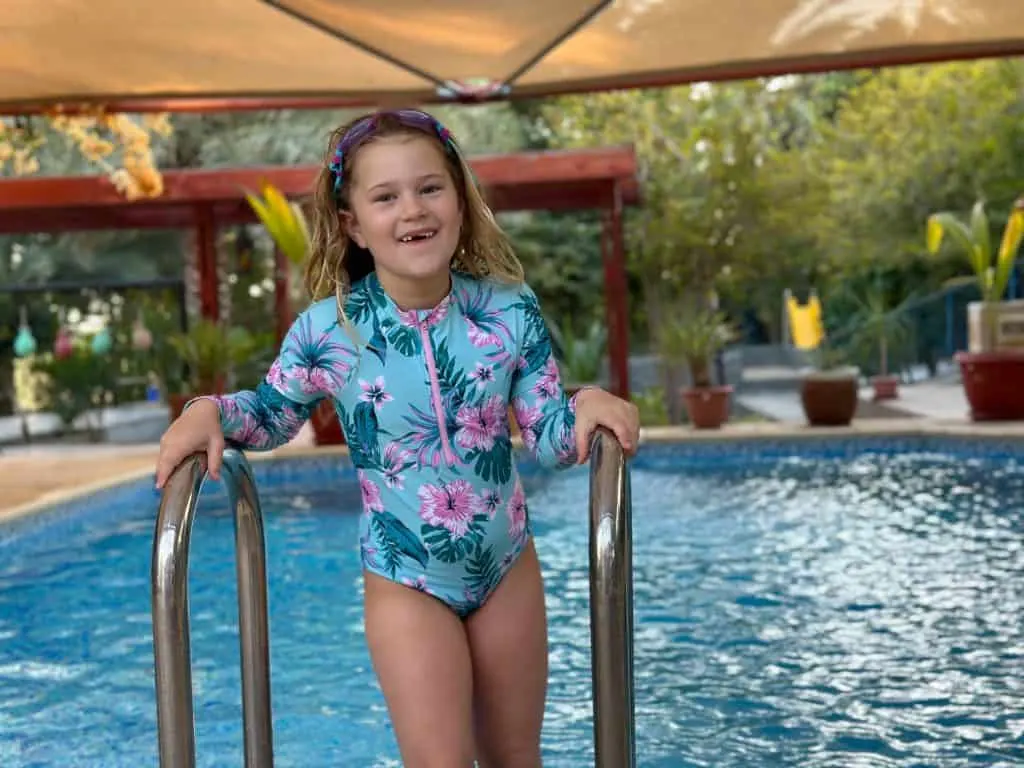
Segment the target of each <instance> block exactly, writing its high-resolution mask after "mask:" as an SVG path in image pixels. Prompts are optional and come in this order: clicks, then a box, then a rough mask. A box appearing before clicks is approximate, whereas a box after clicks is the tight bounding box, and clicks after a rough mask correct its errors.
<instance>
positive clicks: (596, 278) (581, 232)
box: [501, 212, 605, 332]
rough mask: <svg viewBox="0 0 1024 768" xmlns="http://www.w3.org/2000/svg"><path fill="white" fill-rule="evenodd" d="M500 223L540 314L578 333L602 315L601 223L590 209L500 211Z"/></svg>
mask: <svg viewBox="0 0 1024 768" xmlns="http://www.w3.org/2000/svg"><path fill="white" fill-rule="evenodd" d="M501 224H502V226H503V227H504V228H505V230H506V231H507V232H508V234H509V238H510V239H511V240H512V244H513V247H514V248H515V251H516V255H517V256H518V257H519V260H520V261H522V263H523V269H524V271H525V272H526V280H527V282H529V284H530V286H531V287H532V288H533V290H534V291H535V292H536V293H537V296H538V298H539V299H540V302H541V306H542V307H543V308H544V311H545V313H547V314H549V315H551V316H553V317H560V318H572V329H573V331H574V332H581V331H584V330H586V329H587V327H588V326H589V325H590V323H591V322H592V321H594V320H597V319H600V318H603V317H604V314H605V303H604V300H603V297H604V273H603V271H602V264H601V226H600V221H599V219H598V216H597V215H596V214H595V213H593V212H581V213H559V214H555V213H547V212H536V213H532V212H531V213H516V214H503V215H502V217H501Z"/></svg>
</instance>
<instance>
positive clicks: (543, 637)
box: [465, 540, 548, 768]
mask: <svg viewBox="0 0 1024 768" xmlns="http://www.w3.org/2000/svg"><path fill="white" fill-rule="evenodd" d="M465 624H466V634H467V636H468V638H469V649H470V654H471V656H472V660H473V685H474V688H475V691H474V708H475V713H474V714H475V716H476V742H477V747H478V753H477V759H478V760H480V765H481V766H482V767H483V768H540V765H541V762H540V733H541V725H542V723H543V720H544V699H545V696H546V693H547V679H548V642H547V617H546V614H545V610H544V584H543V581H542V579H541V573H540V563H539V562H538V560H537V551H536V549H534V546H533V541H532V540H531V541H530V543H529V544H528V545H527V547H526V549H525V550H524V551H523V553H522V554H521V555H520V556H519V559H518V560H517V561H516V563H515V565H513V566H512V568H511V570H510V571H509V572H508V573H507V574H506V575H505V578H504V579H502V581H501V584H499V585H498V588H497V589H496V590H495V591H494V594H493V595H491V596H490V598H489V599H488V600H487V602H485V603H484V605H483V606H482V607H481V608H480V609H479V610H478V611H476V612H475V613H473V614H471V615H470V616H469V618H468V619H466V622H465Z"/></svg>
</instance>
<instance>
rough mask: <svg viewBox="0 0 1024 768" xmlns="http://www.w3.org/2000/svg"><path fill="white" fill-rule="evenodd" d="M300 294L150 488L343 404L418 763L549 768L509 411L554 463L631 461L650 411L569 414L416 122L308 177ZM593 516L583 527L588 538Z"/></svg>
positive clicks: (525, 294) (388, 695) (526, 534)
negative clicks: (245, 377) (204, 458)
mask: <svg viewBox="0 0 1024 768" xmlns="http://www.w3.org/2000/svg"><path fill="white" fill-rule="evenodd" d="M312 239H313V245H312V255H311V258H310V262H309V264H308V267H307V270H306V281H307V286H308V288H309V290H310V292H311V294H312V296H313V298H314V300H315V303H313V304H312V306H310V307H309V308H308V309H307V310H306V311H305V312H303V313H302V314H301V315H300V316H299V318H298V319H297V320H296V321H295V323H294V325H293V326H292V328H291V330H290V331H289V333H288V336H287V338H286V339H285V341H284V344H283V346H282V348H281V351H280V355H279V356H278V358H277V360H276V361H275V362H274V364H273V365H272V366H271V368H270V371H269V373H268V374H267V377H266V380H265V381H264V382H263V383H261V384H260V385H259V387H258V388H257V389H256V391H254V392H253V391H243V392H238V393H235V394H233V395H228V396H224V397H208V398H201V399H199V400H197V401H195V402H194V403H193V404H192V405H191V407H189V408H188V409H187V410H186V411H185V413H183V414H182V416H181V417H180V418H179V419H178V420H177V421H176V422H175V423H174V424H172V425H171V427H170V428H169V429H168V430H167V432H166V434H165V435H164V437H163V439H162V440H161V445H160V457H159V460H158V466H157V487H158V488H159V487H163V485H164V483H165V482H166V481H167V478H168V476H169V475H170V473H171V472H172V471H173V470H174V468H175V467H176V466H177V464H178V463H179V462H180V461H182V460H183V459H184V458H185V457H186V456H187V455H188V454H190V453H192V452H194V451H198V450H205V451H206V452H207V455H208V458H209V468H210V474H211V476H213V477H214V478H216V477H218V476H219V471H220V464H221V454H222V451H223V448H224V443H225V438H226V439H227V440H229V441H231V442H232V443H234V444H237V445H239V446H240V447H242V448H245V449H250V450H264V449H270V448H274V447H276V446H279V445H281V444H283V443H285V442H287V441H288V440H289V439H291V438H292V437H294V436H295V434H296V433H297V432H298V430H299V428H300V427H301V426H302V424H303V423H304V422H305V421H306V420H307V419H308V418H309V416H310V413H311V412H312V411H313V409H314V408H315V407H316V406H317V404H318V403H319V402H320V401H321V400H322V399H323V398H330V399H331V400H333V402H334V404H335V407H336V409H337V412H338V416H339V418H340V420H341V424H342V426H343V429H344V432H345V437H346V440H347V442H348V446H349V451H350V455H351V458H352V462H353V464H354V465H355V467H356V469H357V472H358V476H359V483H360V486H361V489H362V497H363V513H362V517H361V522H360V545H361V553H362V563H363V569H364V575H365V590H364V593H365V597H364V611H365V627H366V638H367V642H368V644H369V649H370V655H371V658H372V661H373V665H374V669H375V671H376V674H377V677H378V679H379V681H380V686H381V689H382V690H383V693H384V697H385V699H386V701H387V705H388V711H389V713H390V716H391V719H392V722H393V724H394V728H395V733H396V736H397V739H398V743H399V748H400V750H401V754H402V760H403V764H404V765H405V766H406V768H432V767H433V766H438V767H443V768H463V767H465V766H472V765H473V761H474V758H475V759H477V760H479V761H480V764H481V765H483V766H488V767H490V766H501V767H502V768H535V767H536V766H539V765H540V764H541V763H540V733H541V722H542V719H543V714H544V698H545V691H546V683H547V625H546V618H545V612H544V588H543V584H542V582H541V572H540V566H539V564H538V561H537V553H536V552H535V550H534V545H533V542H532V540H531V536H530V525H529V518H528V515H527V506H526V499H525V498H524V495H523V487H522V484H521V483H520V481H519V477H518V475H517V473H516V469H515V466H514V463H513V454H512V444H511V440H510V437H509V425H508V418H507V413H508V405H509V403H511V404H512V406H513V409H514V411H515V414H516V420H517V422H518V423H519V427H520V430H521V432H522V436H523V442H524V443H525V445H526V446H527V448H528V449H529V450H530V451H531V453H532V454H533V455H534V456H535V457H536V458H537V459H538V460H539V461H540V462H541V463H543V464H545V465H547V466H552V467H556V466H557V467H567V466H571V465H572V464H574V463H583V462H584V461H586V459H587V451H588V442H589V438H590V437H591V435H592V434H593V431H594V429H595V428H596V427H597V426H598V425H603V426H605V427H607V428H609V429H611V430H612V431H613V432H614V433H615V434H616V435H617V437H618V439H619V440H620V441H621V443H622V444H623V446H624V448H625V449H626V451H627V452H629V453H632V452H633V451H634V450H635V446H636V445H637V443H638V437H639V434H638V433H639V421H638V414H637V410H636V408H635V407H634V406H633V405H632V404H631V403H628V402H625V401H623V400H621V399H619V398H617V397H614V396H613V395H611V394H609V393H607V392H604V391H602V390H600V389H596V388H593V389H585V390H583V391H581V392H579V393H578V394H576V395H575V396H573V397H572V398H568V397H567V396H566V395H565V393H564V392H563V390H562V387H561V384H560V382H559V376H558V368H557V367H556V365H555V360H554V358H553V357H552V354H551V343H550V338H549V336H548V333H547V330H546V328H545V325H544V322H543V320H542V318H541V314H540V310H539V308H538V306H537V299H536V296H535V295H534V293H533V292H532V291H531V290H530V288H529V287H528V286H527V285H526V284H525V283H524V282H523V270H522V267H521V266H520V264H519V262H518V260H517V259H516V257H515V255H514V254H513V252H512V249H511V247H510V245H509V242H508V240H507V239H506V237H505V236H504V234H503V233H502V232H501V230H500V229H499V228H498V225H497V223H496V222H495V220H494V217H493V216H492V214H491V212H490V210H489V209H488V208H487V205H486V204H485V203H484V201H483V199H482V197H481V195H480V192H479V190H478V189H477V187H476V186H475V183H474V180H473V176H472V173H471V171H470V169H469V166H468V165H467V164H466V162H465V160H464V159H463V157H462V155H461V153H460V151H459V149H458V147H457V146H456V144H455V141H454V139H453V138H452V135H451V134H450V133H449V132H448V130H447V129H445V128H444V127H443V126H442V125H441V124H440V123H438V122H437V120H435V119H434V118H433V117H431V116H430V115H428V114H425V113H423V112H419V111H416V110H399V111H391V112H378V113H374V114H370V115H367V116H364V117H362V118H360V119H358V120H355V121H354V122H352V123H350V124H349V125H347V126H344V127H342V128H341V129H339V130H337V131H335V133H334V134H333V135H332V137H331V139H330V146H329V149H328V155H327V162H326V164H325V167H324V168H323V170H322V171H321V173H320V176H319V178H318V180H317V182H316V189H315V197H314V218H313V237H312ZM584 519H585V514H584V510H580V524H581V525H582V524H583V521H584Z"/></svg>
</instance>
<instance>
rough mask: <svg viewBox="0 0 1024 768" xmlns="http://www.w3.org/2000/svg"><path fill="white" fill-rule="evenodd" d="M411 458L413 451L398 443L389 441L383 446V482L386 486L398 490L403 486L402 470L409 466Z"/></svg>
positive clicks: (411, 461)
mask: <svg viewBox="0 0 1024 768" xmlns="http://www.w3.org/2000/svg"><path fill="white" fill-rule="evenodd" d="M413 458H414V454H413V452H412V451H409V450H406V449H405V448H402V446H400V445H399V444H398V443H395V442H391V443H388V444H387V445H386V446H384V457H383V460H384V461H383V463H384V484H385V485H386V486H387V487H388V488H391V489H393V490H398V491H400V490H402V489H403V488H404V487H405V477H404V476H403V475H402V470H404V469H406V468H407V467H409V466H411V464H412V463H413Z"/></svg>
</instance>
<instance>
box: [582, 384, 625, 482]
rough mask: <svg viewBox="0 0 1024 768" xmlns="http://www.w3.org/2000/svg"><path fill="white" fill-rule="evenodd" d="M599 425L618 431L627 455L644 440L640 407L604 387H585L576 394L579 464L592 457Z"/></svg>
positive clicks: (616, 434) (618, 436)
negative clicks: (642, 438) (641, 437)
mask: <svg viewBox="0 0 1024 768" xmlns="http://www.w3.org/2000/svg"><path fill="white" fill-rule="evenodd" d="M598 427H605V428H607V429H610V430H611V431H612V432H614V433H615V437H617V438H618V439H619V443H621V444H622V448H623V450H625V452H626V454H627V455H629V456H632V455H633V454H634V453H636V449H637V446H638V445H639V443H640V411H639V409H638V408H637V407H636V406H635V405H633V403H631V402H629V401H627V400H623V399H622V398H620V397H616V396H615V395H613V394H611V393H610V392H605V391H604V390H603V389H597V388H594V389H585V390H583V391H581V392H579V393H577V395H576V455H577V456H578V457H579V458H578V459H577V462H576V463H577V464H583V463H584V462H586V460H587V459H588V458H589V457H590V438H591V437H593V435H594V430H596V429H597V428H598Z"/></svg>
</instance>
